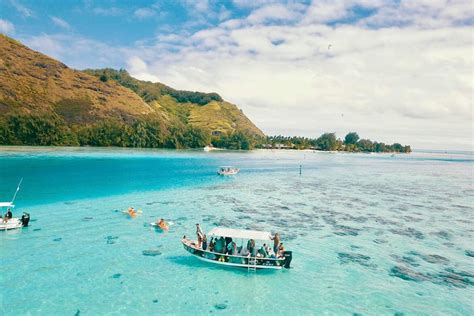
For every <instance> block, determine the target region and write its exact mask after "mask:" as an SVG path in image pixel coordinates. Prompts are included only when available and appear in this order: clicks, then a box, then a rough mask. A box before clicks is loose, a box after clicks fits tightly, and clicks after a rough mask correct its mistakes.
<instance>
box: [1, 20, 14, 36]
mask: <svg viewBox="0 0 474 316" xmlns="http://www.w3.org/2000/svg"><path fill="white" fill-rule="evenodd" d="M0 33H3V34H13V33H15V26H14V25H13V24H12V23H11V22H10V21H8V20H3V19H0Z"/></svg>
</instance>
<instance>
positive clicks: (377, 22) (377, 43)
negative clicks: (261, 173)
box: [0, 0, 474, 149]
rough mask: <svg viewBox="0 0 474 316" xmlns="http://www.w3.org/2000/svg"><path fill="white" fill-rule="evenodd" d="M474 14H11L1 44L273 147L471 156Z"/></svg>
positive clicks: (358, 1) (33, 5)
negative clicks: (176, 101) (174, 94)
mask: <svg viewBox="0 0 474 316" xmlns="http://www.w3.org/2000/svg"><path fill="white" fill-rule="evenodd" d="M473 21H474V13H473V6H472V3H471V1H470V0H469V1H468V0H395V1H390V0H347V1H341V0H314V1H310V0H308V1H274V0H262V1H256V0H228V1H214V0H194V1H192V0H175V1H171V0H164V1H130V0H127V1H118V0H83V1H80V0H76V1H73V0H68V1H51V0H48V1H40V0H36V1H28V0H0V32H1V33H4V34H7V35H9V36H12V37H13V38H15V39H18V40H20V41H21V42H23V43H25V44H26V45H28V46H29V47H31V48H33V49H35V50H38V51H40V52H43V53H45V54H47V55H49V56H52V57H54V58H56V59H59V60H61V61H62V62H64V63H66V64H67V65H69V66H70V67H73V68H77V69H84V68H100V67H113V68H125V69H127V70H128V71H129V72H130V73H131V74H132V75H133V76H135V77H137V78H139V79H143V80H150V81H161V82H164V83H166V84H169V85H171V86H173V87H176V88H179V89H189V90H201V91H216V92H218V93H220V94H221V95H222V96H223V97H224V98H225V99H226V100H229V101H230V102H232V103H235V104H237V105H238V106H239V107H240V108H242V109H243V110H244V112H245V113H246V114H247V115H248V116H249V117H250V118H251V119H252V120H253V121H254V122H256V124H257V125H258V126H259V127H261V128H262V129H263V130H264V132H266V133H268V134H287V135H305V136H318V135H319V134H321V133H322V132H336V133H337V134H338V135H339V136H344V134H345V133H347V132H349V131H353V130H356V131H358V132H359V134H361V136H363V137H367V138H372V139H377V140H381V141H385V142H395V141H399V142H403V143H409V144H412V145H414V147H417V148H433V149H437V148H439V149H472V146H473V145H472V143H473V139H472V137H473V136H472V120H473V117H472V115H473V89H474V87H473V81H474V80H473V73H472V69H473V59H472V47H473V42H472V25H473Z"/></svg>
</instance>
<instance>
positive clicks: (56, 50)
mask: <svg viewBox="0 0 474 316" xmlns="http://www.w3.org/2000/svg"><path fill="white" fill-rule="evenodd" d="M20 40H21V41H22V42H23V43H25V45H27V46H28V47H31V48H32V49H35V50H38V51H40V52H42V53H44V54H46V55H48V56H50V57H53V58H55V59H57V60H59V61H61V62H65V63H66V64H67V65H68V66H69V67H72V68H76V69H85V68H102V67H113V68H120V67H122V66H123V65H124V62H123V58H126V56H127V54H128V51H127V50H126V49H124V48H120V47H112V46H109V45H107V44H105V43H102V42H98V41H94V40H90V39H87V38H83V37H80V36H75V35H61V34H56V35H49V34H41V35H38V36H32V37H25V38H20Z"/></svg>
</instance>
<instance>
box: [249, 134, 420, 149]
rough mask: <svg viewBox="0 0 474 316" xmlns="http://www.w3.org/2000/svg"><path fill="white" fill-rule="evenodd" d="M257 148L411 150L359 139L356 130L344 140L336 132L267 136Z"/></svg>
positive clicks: (405, 147)
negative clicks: (311, 135) (316, 135)
mask: <svg viewBox="0 0 474 316" xmlns="http://www.w3.org/2000/svg"><path fill="white" fill-rule="evenodd" d="M256 147H257V148H283V149H285V148H286V149H318V150H325V151H328V150H340V151H348V152H359V151H362V152H402V153H409V152H411V148H410V146H402V145H400V144H398V143H395V144H393V145H386V144H384V143H378V142H372V141H371V140H368V139H361V140H359V135H358V134H357V133H356V132H351V133H348V134H347V135H346V137H345V138H344V142H343V141H342V140H340V139H338V138H336V135H335V134H334V133H325V134H323V135H321V136H320V137H319V138H317V139H312V138H306V137H288V136H282V135H278V136H267V137H266V138H263V139H261V140H259V141H258V142H257V144H256Z"/></svg>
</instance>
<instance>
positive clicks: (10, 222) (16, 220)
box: [0, 218, 23, 230]
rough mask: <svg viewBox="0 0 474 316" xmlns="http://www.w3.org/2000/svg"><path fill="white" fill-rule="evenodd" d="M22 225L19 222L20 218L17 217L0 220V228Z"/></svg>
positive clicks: (6, 228) (5, 228) (8, 228)
mask: <svg viewBox="0 0 474 316" xmlns="http://www.w3.org/2000/svg"><path fill="white" fill-rule="evenodd" d="M22 227H23V224H22V223H21V220H20V219H19V218H11V219H9V220H8V222H6V223H4V222H3V221H2V220H0V230H10V229H19V228H22Z"/></svg>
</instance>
